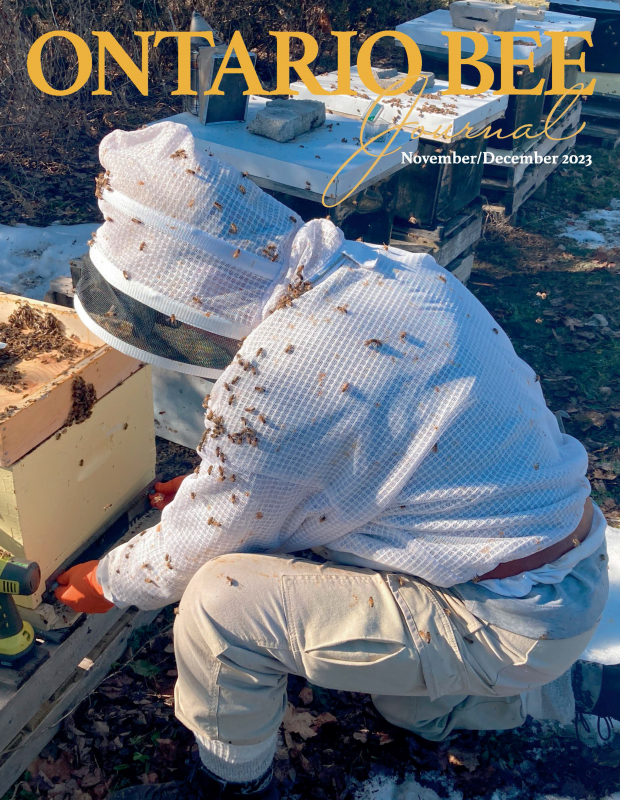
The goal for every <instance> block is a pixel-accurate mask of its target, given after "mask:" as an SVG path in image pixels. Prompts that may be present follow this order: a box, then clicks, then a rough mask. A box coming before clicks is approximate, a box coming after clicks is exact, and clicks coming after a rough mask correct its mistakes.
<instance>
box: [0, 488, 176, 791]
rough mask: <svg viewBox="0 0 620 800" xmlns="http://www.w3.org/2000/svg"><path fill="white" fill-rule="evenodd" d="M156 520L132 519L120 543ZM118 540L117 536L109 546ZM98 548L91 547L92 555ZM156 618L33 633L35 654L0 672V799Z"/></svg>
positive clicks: (100, 620) (145, 615) (102, 620)
mask: <svg viewBox="0 0 620 800" xmlns="http://www.w3.org/2000/svg"><path fill="white" fill-rule="evenodd" d="M143 502H144V501H143V499H140V504H139V506H136V507H143ZM159 518H160V514H159V512H157V511H153V510H151V511H149V512H148V513H147V514H145V515H142V516H138V517H135V518H134V519H133V522H132V523H131V524H128V525H127V527H126V529H125V530H124V532H123V535H122V536H121V537H120V540H123V539H125V538H130V537H131V536H133V535H135V534H136V533H137V532H138V531H140V530H142V529H143V528H145V527H150V526H151V525H155V524H157V521H158V520H159ZM116 532H117V533H118V531H116ZM117 541H119V538H118V537H117V538H116V540H115V541H114V544H116V543H117ZM99 545H100V542H97V543H95V545H94V547H95V551H96V548H97V547H98V546H99ZM109 546H110V545H108V547H106V549H109ZM95 551H93V552H88V555H93V554H94V552H95ZM157 613H158V612H157V611H138V610H137V609H135V608H130V609H127V610H123V609H120V608H113V609H111V610H110V611H108V613H107V614H94V615H90V616H87V615H83V614H82V615H80V616H79V617H78V618H77V620H76V622H75V624H74V625H73V626H72V627H71V628H68V629H64V630H57V631H43V632H40V631H39V632H37V646H36V650H35V655H34V657H33V658H31V659H30V660H28V661H27V662H26V663H25V664H24V666H23V668H22V669H20V670H10V669H6V668H0V797H2V796H3V795H4V794H5V793H6V792H7V791H8V790H9V789H10V788H11V786H12V785H13V783H14V782H15V781H16V780H17V779H18V778H19V776H20V775H21V774H22V773H23V772H24V770H25V769H26V768H27V767H28V765H29V764H30V763H31V762H32V761H33V759H34V758H36V756H37V755H38V754H39V753H40V751H41V750H42V749H43V748H44V747H45V745H46V744H47V743H48V742H49V741H50V739H52V737H53V736H54V735H55V733H56V732H57V731H58V729H59V727H60V725H61V723H62V721H63V719H65V717H67V716H68V715H69V714H70V713H71V712H72V710H73V709H74V708H75V707H76V706H77V705H78V704H79V703H81V702H82V700H84V698H86V697H87V696H88V695H89V694H90V693H91V692H92V691H93V690H94V689H95V688H96V687H97V686H98V684H99V683H100V682H101V681H102V680H103V679H104V678H105V676H106V675H107V673H108V672H109V670H110V668H111V666H112V664H113V663H114V662H115V661H118V659H119V658H120V657H121V655H122V653H123V651H124V650H125V648H126V646H127V642H128V640H129V637H130V636H131V634H132V633H133V631H135V630H137V629H138V628H140V627H143V626H144V625H148V624H149V623H150V622H152V621H153V619H155V617H156V616H157Z"/></svg>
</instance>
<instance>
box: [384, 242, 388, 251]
mask: <svg viewBox="0 0 620 800" xmlns="http://www.w3.org/2000/svg"><path fill="white" fill-rule="evenodd" d="M383 249H384V250H387V249H388V246H387V244H385V242H384V243H383Z"/></svg>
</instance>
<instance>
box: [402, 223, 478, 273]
mask: <svg viewBox="0 0 620 800" xmlns="http://www.w3.org/2000/svg"><path fill="white" fill-rule="evenodd" d="M411 232H412V233H413V232H415V233H416V234H418V229H412V230H411ZM481 232H482V211H481V209H478V210H477V212H476V213H475V214H472V215H469V216H468V217H467V220H466V223H465V224H464V225H463V226H461V227H459V228H458V229H457V230H455V231H454V232H453V233H452V234H451V235H450V236H448V237H447V238H446V239H444V240H443V241H441V242H437V241H434V240H433V239H429V238H426V237H425V236H424V234H425V233H426V232H425V231H422V230H420V231H419V238H418V239H417V241H413V240H412V238H409V237H407V238H405V237H403V238H400V236H399V238H392V240H391V241H390V245H391V246H392V247H397V248H399V249H400V250H406V251H407V252H409V253H430V255H432V256H433V258H434V259H435V260H436V261H437V263H438V264H439V265H440V266H442V267H446V266H447V265H448V264H449V263H450V262H451V261H453V260H454V259H455V258H457V257H458V256H460V255H461V254H462V253H464V252H465V250H467V248H468V247H471V246H472V245H474V244H475V243H476V242H477V241H478V239H479V238H480V234H481ZM399 233H400V232H399Z"/></svg>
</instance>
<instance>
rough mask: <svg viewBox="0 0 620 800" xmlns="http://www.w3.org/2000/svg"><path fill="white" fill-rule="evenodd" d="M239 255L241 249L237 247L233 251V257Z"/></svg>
mask: <svg viewBox="0 0 620 800" xmlns="http://www.w3.org/2000/svg"><path fill="white" fill-rule="evenodd" d="M240 255H241V250H239V248H237V249H236V250H235V252H234V253H233V258H239V256H240Z"/></svg>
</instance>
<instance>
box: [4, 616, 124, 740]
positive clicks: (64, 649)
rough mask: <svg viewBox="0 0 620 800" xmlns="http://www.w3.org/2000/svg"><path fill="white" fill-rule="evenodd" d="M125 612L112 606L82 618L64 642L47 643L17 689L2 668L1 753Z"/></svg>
mask: <svg viewBox="0 0 620 800" xmlns="http://www.w3.org/2000/svg"><path fill="white" fill-rule="evenodd" d="M123 613H124V612H123V610H122V609H120V608H113V609H111V610H110V611H108V613H107V614H92V615H90V616H88V617H83V618H82V620H81V621H80V622H79V623H77V626H76V627H75V628H74V629H73V631H72V633H71V635H70V636H69V637H68V638H67V639H65V641H64V642H62V643H61V644H54V643H48V644H46V647H47V649H48V650H49V651H50V656H49V658H48V659H47V661H44V662H43V664H41V665H40V667H39V669H38V670H37V671H36V673H35V674H34V675H33V676H32V677H31V678H29V679H28V680H27V681H26V683H24V684H22V685H21V686H20V687H19V688H18V689H17V690H15V689H14V688H13V686H11V684H10V683H9V682H7V681H8V680H10V678H11V674H10V673H11V671H10V670H7V669H1V670H0V721H1V723H2V724H0V752H1V751H3V750H4V749H5V748H6V747H8V745H9V743H10V742H11V740H12V739H14V737H15V736H17V734H18V733H19V731H20V730H21V729H22V728H23V726H24V724H25V723H26V722H27V721H28V720H29V719H30V718H31V717H33V716H34V715H35V714H36V713H37V711H38V709H39V707H40V706H41V705H42V704H43V703H44V702H45V701H46V700H48V699H49V698H50V697H51V696H52V695H53V694H54V692H55V691H56V690H57V689H58V688H59V687H60V686H62V684H63V683H64V682H65V681H66V680H67V678H68V677H69V676H70V675H71V674H72V673H73V672H74V671H75V668H76V666H77V665H78V664H79V663H80V661H81V660H82V659H83V658H85V657H86V656H87V655H88V654H89V653H90V651H91V650H92V649H93V648H94V647H95V645H96V644H97V642H99V641H100V640H101V638H102V637H103V636H105V634H106V633H107V632H108V631H109V630H110V629H111V628H113V627H114V625H116V623H117V622H118V621H119V620H120V619H121V617H122V616H123Z"/></svg>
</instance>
